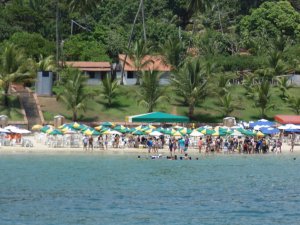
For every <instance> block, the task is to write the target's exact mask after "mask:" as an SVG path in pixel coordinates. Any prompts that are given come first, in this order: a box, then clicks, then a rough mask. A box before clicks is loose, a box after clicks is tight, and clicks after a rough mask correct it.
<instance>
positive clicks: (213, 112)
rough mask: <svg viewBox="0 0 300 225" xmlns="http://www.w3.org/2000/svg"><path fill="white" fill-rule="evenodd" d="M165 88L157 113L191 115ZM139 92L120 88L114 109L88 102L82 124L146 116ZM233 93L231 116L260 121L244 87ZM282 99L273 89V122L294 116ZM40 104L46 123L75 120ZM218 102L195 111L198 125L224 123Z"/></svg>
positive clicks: (211, 99) (52, 104) (58, 107)
mask: <svg viewBox="0 0 300 225" xmlns="http://www.w3.org/2000/svg"><path fill="white" fill-rule="evenodd" d="M90 88H91V89H92V90H95V89H97V88H98V87H94V86H92V87H90ZM165 88H166V92H167V94H168V95H169V97H170V100H169V101H165V102H163V103H161V104H160V105H158V107H157V108H156V109H155V111H163V112H168V113H173V114H178V115H187V114H188V108H187V106H185V105H184V104H183V102H182V100H181V99H180V97H178V96H176V94H175V92H174V91H173V90H172V89H171V87H170V86H166V87H165ZM137 90H138V87H137V86H120V88H119V91H118V96H117V98H116V99H115V101H114V102H113V105H112V106H111V107H108V106H107V102H106V101H105V100H104V99H103V98H101V97H100V96H95V97H94V98H93V99H90V100H89V101H88V110H87V111H86V112H82V113H80V114H79V120H80V121H86V122H92V121H124V120H125V116H129V115H135V114H140V113H146V109H145V108H143V107H140V106H139V105H138V104H137V94H136V92H137ZM231 92H232V97H233V99H234V102H235V105H236V106H237V107H236V109H235V110H234V111H233V112H232V113H231V116H234V117H236V118H237V119H238V120H245V121H249V120H255V119H259V118H260V113H259V112H260V111H259V109H258V108H255V107H254V101H253V100H251V99H248V98H246V96H245V90H244V89H243V87H242V86H233V87H231ZM288 93H289V94H291V95H294V96H297V94H299V93H300V88H291V89H290V90H289V91H288ZM279 96H280V91H279V90H278V89H277V88H273V90H272V101H273V103H274V104H275V109H274V110H271V111H268V112H267V116H268V118H269V119H271V120H272V119H273V118H274V116H275V115H277V114H294V113H293V112H292V111H291V110H290V109H289V108H288V106H287V104H286V103H285V102H284V101H283V100H282V99H281V98H280V97H279ZM39 100H40V103H41V108H42V111H43V113H44V117H45V120H46V121H52V120H53V117H54V116H55V115H58V114H60V115H63V116H65V117H66V119H67V120H71V116H72V113H71V112H70V111H68V110H67V109H66V108H65V106H64V104H63V103H61V102H57V101H56V99H55V97H52V98H45V97H39ZM217 102H218V101H217V98H216V97H215V96H208V97H207V98H206V99H205V101H204V102H202V103H200V104H199V105H198V106H197V107H196V108H195V121H197V122H208V123H216V122H222V119H223V116H224V115H223V114H222V112H220V110H218V104H217Z"/></svg>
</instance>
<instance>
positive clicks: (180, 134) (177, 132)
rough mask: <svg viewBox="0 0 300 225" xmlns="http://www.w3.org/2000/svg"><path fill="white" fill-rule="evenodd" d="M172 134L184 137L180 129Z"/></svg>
mask: <svg viewBox="0 0 300 225" xmlns="http://www.w3.org/2000/svg"><path fill="white" fill-rule="evenodd" d="M172 136H175V137H182V133H180V132H179V131H176V132H175V133H173V134H172Z"/></svg>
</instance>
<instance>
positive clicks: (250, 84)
mask: <svg viewBox="0 0 300 225" xmlns="http://www.w3.org/2000/svg"><path fill="white" fill-rule="evenodd" d="M255 81H256V75H255V74H252V73H251V74H247V75H245V76H244V77H243V83H242V85H243V87H244V89H245V95H246V96H247V97H248V98H250V99H253V98H254V93H255V88H254V87H255V84H254V82H255Z"/></svg>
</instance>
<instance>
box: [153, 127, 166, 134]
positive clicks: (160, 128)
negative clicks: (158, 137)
mask: <svg viewBox="0 0 300 225" xmlns="http://www.w3.org/2000/svg"><path fill="white" fill-rule="evenodd" d="M155 130H156V131H158V132H162V133H163V132H164V131H165V128H163V127H159V128H156V129H155Z"/></svg>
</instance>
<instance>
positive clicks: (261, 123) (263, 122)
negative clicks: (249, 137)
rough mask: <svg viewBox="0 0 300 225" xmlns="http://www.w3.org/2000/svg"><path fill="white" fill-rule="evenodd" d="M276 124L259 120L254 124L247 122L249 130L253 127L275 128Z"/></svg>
mask: <svg viewBox="0 0 300 225" xmlns="http://www.w3.org/2000/svg"><path fill="white" fill-rule="evenodd" d="M275 125H276V123H275V122H271V121H268V120H265V119H261V120H258V121H256V122H252V121H251V122H249V127H250V128H253V127H255V126H269V127H272V126H275Z"/></svg>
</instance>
